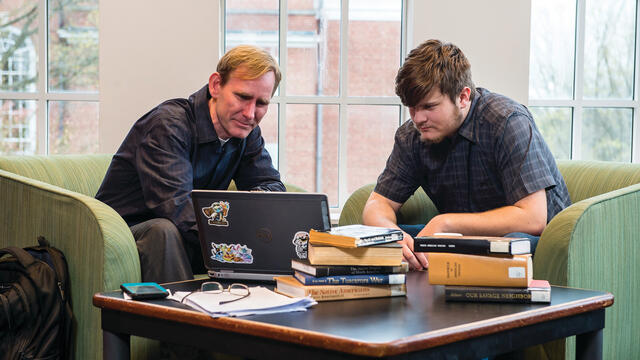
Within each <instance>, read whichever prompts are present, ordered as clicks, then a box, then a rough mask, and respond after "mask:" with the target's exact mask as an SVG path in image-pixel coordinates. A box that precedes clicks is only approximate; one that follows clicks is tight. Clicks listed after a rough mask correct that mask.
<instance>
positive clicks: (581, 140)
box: [529, 0, 640, 162]
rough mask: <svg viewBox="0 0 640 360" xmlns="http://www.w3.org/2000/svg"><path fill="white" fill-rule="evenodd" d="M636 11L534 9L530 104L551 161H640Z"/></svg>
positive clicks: (560, 2)
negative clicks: (550, 155) (552, 154)
mask: <svg viewBox="0 0 640 360" xmlns="http://www.w3.org/2000/svg"><path fill="white" fill-rule="evenodd" d="M636 6H637V5H636V1H634V0H602V1H594V0H577V1H576V0H536V1H533V2H532V9H531V71H530V82H529V97H530V99H529V105H530V109H531V112H532V113H533V115H534V118H535V119H536V123H537V125H538V127H539V128H540V131H541V132H542V135H543V136H544V137H545V140H546V141H547V143H548V144H549V146H550V148H551V151H552V152H553V153H554V155H555V156H556V158H560V159H585V160H606V161H623V162H630V161H633V162H638V161H640V152H639V151H638V146H635V145H634V144H635V143H637V141H638V139H640V134H639V133H638V131H640V130H639V128H638V113H639V112H638V110H640V102H639V101H638V92H637V90H636V89H637V84H638V71H637V70H636V68H637V61H638V57H637V56H636V53H637V51H638V50H637V48H636V47H637V45H636V33H637V30H636V29H637V10H636ZM569 139H570V141H568V140H569Z"/></svg>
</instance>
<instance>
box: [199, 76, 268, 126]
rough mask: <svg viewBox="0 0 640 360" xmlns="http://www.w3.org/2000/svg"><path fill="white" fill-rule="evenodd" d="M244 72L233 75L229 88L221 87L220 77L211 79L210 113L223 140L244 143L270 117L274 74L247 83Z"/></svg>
mask: <svg viewBox="0 0 640 360" xmlns="http://www.w3.org/2000/svg"><path fill="white" fill-rule="evenodd" d="M244 71H245V70H244V69H243V68H242V67H239V68H238V69H236V70H234V71H233V72H231V74H230V76H229V80H228V81H227V83H226V84H224V85H222V84H221V80H222V79H221V77H220V74H218V73H214V74H213V75H211V78H210V79H209V92H210V94H211V100H210V101H209V112H210V113H211V120H212V121H213V127H214V128H215V130H216V133H217V134H218V136H219V137H220V138H222V139H228V138H232V137H235V138H239V139H244V138H246V137H247V136H249V133H251V131H252V130H253V129H255V127H256V126H258V124H259V123H260V120H262V118H263V117H264V115H265V114H266V113H267V109H268V107H269V102H270V101H271V94H272V92H273V85H274V84H275V75H274V74H273V72H272V71H269V72H267V73H265V74H264V75H262V76H260V77H258V78H256V79H245V78H244V76H243V75H244Z"/></svg>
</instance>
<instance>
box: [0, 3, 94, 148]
mask: <svg viewBox="0 0 640 360" xmlns="http://www.w3.org/2000/svg"><path fill="white" fill-rule="evenodd" d="M97 21H98V0H23V1H8V2H7V1H5V2H0V154H49V153H51V154H62V153H91V152H95V151H96V150H97V149H98V131H97V129H98V26H97Z"/></svg>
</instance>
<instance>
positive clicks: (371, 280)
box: [293, 271, 406, 285]
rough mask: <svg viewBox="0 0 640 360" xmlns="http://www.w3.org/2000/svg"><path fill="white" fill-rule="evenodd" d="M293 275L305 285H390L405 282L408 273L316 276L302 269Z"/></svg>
mask: <svg viewBox="0 0 640 360" xmlns="http://www.w3.org/2000/svg"><path fill="white" fill-rule="evenodd" d="M293 276H294V277H295V278H296V279H298V281H300V282H301V283H303V284H304V285H389V284H404V283H405V282H406V274H370V275H337V276H322V277H315V276H311V275H309V274H305V273H303V272H300V271H295V272H294V274H293Z"/></svg>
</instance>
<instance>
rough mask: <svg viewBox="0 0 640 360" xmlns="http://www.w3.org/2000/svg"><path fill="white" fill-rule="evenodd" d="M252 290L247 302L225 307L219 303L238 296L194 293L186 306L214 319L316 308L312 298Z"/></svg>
mask: <svg viewBox="0 0 640 360" xmlns="http://www.w3.org/2000/svg"><path fill="white" fill-rule="evenodd" d="M249 290H250V295H249V296H247V297H246V298H244V299H240V300H238V301H234V302H231V303H226V304H222V305H220V301H224V300H232V299H235V298H237V296H236V295H233V294H229V292H227V291H225V292H222V293H218V294H212V293H206V292H195V293H193V294H191V295H189V297H188V298H187V299H186V300H185V304H186V305H188V306H190V307H192V308H194V309H196V310H199V311H202V312H204V313H207V314H209V315H211V316H212V317H220V316H246V315H256V314H273V313H280V312H291V311H306V309H307V308H308V307H311V306H313V305H315V304H317V302H316V301H315V300H313V298H311V297H305V298H290V297H288V296H284V295H281V294H278V293H276V292H273V291H271V290H269V289H267V288H264V287H262V286H256V287H252V288H250V289H249ZM188 294H189V292H188V291H176V292H175V293H174V294H172V295H171V296H169V299H172V300H175V301H178V302H180V301H181V300H182V298H183V297H185V296H187V295H188Z"/></svg>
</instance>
